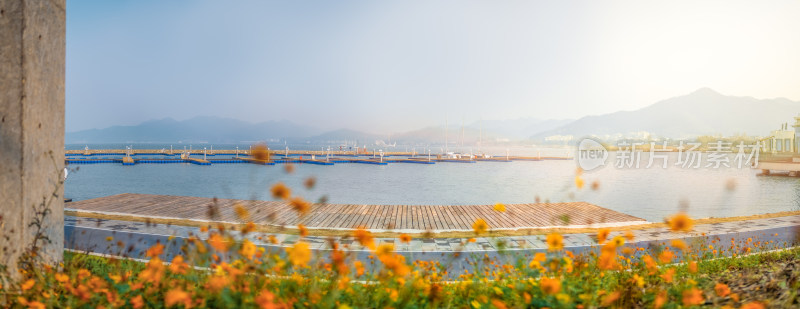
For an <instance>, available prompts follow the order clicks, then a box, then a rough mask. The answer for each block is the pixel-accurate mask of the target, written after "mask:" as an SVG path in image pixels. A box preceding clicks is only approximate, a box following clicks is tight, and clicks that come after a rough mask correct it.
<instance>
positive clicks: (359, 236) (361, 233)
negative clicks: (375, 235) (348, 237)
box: [353, 227, 375, 249]
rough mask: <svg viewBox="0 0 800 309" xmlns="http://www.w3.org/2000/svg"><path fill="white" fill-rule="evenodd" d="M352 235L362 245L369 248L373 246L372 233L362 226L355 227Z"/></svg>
mask: <svg viewBox="0 0 800 309" xmlns="http://www.w3.org/2000/svg"><path fill="white" fill-rule="evenodd" d="M353 237H355V239H356V240H358V243H360V244H361V245H362V246H364V247H367V248H370V249H372V248H375V242H374V240H373V239H372V233H370V232H369V231H367V230H365V229H364V228H363V227H359V228H358V229H356V230H355V231H354V232H353Z"/></svg>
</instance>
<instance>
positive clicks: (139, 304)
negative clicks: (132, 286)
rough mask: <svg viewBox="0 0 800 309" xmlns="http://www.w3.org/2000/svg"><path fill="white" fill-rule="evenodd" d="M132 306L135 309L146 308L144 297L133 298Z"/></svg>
mask: <svg viewBox="0 0 800 309" xmlns="http://www.w3.org/2000/svg"><path fill="white" fill-rule="evenodd" d="M131 306H133V309H140V308H144V299H142V295H136V297H134V298H131Z"/></svg>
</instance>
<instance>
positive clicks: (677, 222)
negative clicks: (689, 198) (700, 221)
mask: <svg viewBox="0 0 800 309" xmlns="http://www.w3.org/2000/svg"><path fill="white" fill-rule="evenodd" d="M667 224H669V228H670V229H671V230H672V231H673V232H690V231H691V230H692V224H693V222H692V218H690V217H689V215H687V214H685V213H679V214H676V215H674V216H672V217H671V218H669V219H668V220H667Z"/></svg>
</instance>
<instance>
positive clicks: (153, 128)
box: [66, 117, 320, 144]
mask: <svg viewBox="0 0 800 309" xmlns="http://www.w3.org/2000/svg"><path fill="white" fill-rule="evenodd" d="M319 133H320V130H319V129H316V128H313V127H309V126H303V125H298V124H295V123H293V122H290V121H287V120H282V121H267V122H261V123H250V122H246V121H240V120H236V119H230V118H220V117H196V118H192V119H189V120H183V121H177V120H174V119H171V118H166V119H160V120H151V121H146V122H143V123H140V124H138V125H133V126H113V127H109V128H105V129H91V130H84V131H78V132H72V133H67V134H66V143H67V144H71V143H119V142H145V143H146V142H153V143H162V142H178V141H184V142H214V143H236V142H245V141H263V140H266V139H294V138H304V137H307V136H311V135H314V134H319Z"/></svg>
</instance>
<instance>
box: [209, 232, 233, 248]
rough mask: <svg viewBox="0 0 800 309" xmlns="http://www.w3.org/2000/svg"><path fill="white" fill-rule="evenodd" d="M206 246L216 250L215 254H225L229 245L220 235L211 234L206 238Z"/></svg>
mask: <svg viewBox="0 0 800 309" xmlns="http://www.w3.org/2000/svg"><path fill="white" fill-rule="evenodd" d="M208 244H209V245H211V247H213V248H214V250H217V252H227V251H228V246H229V245H230V243H229V242H228V241H227V240H226V239H225V238H224V237H222V236H221V235H219V234H217V233H212V234H211V236H209V237H208Z"/></svg>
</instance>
